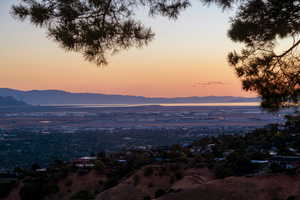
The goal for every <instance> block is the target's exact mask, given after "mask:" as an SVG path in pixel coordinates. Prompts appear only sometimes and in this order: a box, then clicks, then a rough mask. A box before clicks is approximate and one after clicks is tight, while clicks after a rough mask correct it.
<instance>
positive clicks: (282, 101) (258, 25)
mask: <svg viewBox="0 0 300 200" xmlns="http://www.w3.org/2000/svg"><path fill="white" fill-rule="evenodd" d="M205 2H206V3H217V4H218V5H220V6H222V7H223V8H231V7H232V6H237V8H238V9H237V13H236V15H235V17H234V18H232V19H231V28H230V30H229V32H228V36H229V37H230V38H231V39H232V40H233V41H234V42H240V43H243V44H244V48H243V49H242V50H241V51H240V52H239V53H238V52H236V51H234V52H231V53H230V54H229V55H228V60H229V63H230V64H231V65H232V66H234V67H235V71H236V74H237V76H238V77H239V78H240V79H241V81H242V85H243V89H244V90H246V91H254V92H257V93H258V94H259V95H260V96H261V97H262V104H261V105H262V107H263V108H266V109H268V110H271V111H277V110H278V109H280V108H282V107H287V106H292V105H296V104H297V103H298V101H299V96H300V57H299V52H298V51H297V48H298V46H299V44H300V37H299V33H300V1H299V0H284V1H283V0H205ZM283 39H286V40H287V39H290V40H292V44H291V46H290V47H288V48H286V49H282V47H280V45H281V44H282V43H285V42H284V41H283Z"/></svg>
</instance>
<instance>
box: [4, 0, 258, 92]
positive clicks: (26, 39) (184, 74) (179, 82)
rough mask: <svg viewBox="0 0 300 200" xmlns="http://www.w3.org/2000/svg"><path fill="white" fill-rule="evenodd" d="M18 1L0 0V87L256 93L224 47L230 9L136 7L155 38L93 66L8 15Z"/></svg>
mask: <svg viewBox="0 0 300 200" xmlns="http://www.w3.org/2000/svg"><path fill="white" fill-rule="evenodd" d="M16 2H18V1H17V0H2V1H1V2H0V25H1V32H0V44H1V46H0V74H1V75H0V76H1V77H0V87H2V88H4V87H5V88H14V89H20V90H47V89H57V90H65V91H70V92H90V93H104V94H122V95H136V96H146V97H183V96H212V95H213V96H243V97H253V96H256V95H255V94H253V93H252V94H251V93H246V92H243V91H242V88H241V84H240V81H239V80H238V79H237V78H236V76H235V74H234V71H233V69H232V68H231V67H230V66H229V65H228V63H227V61H226V59H227V53H228V52H229V51H232V50H234V49H236V48H238V45H237V44H234V43H233V42H232V41H230V40H229V39H228V38H227V30H228V28H229V20H230V16H232V13H231V12H230V11H222V9H220V8H217V7H214V6H211V7H206V6H203V5H201V3H199V2H197V1H195V2H193V4H194V5H193V6H192V8H189V9H187V10H186V11H185V12H183V13H182V15H181V16H180V17H179V19H178V20H177V21H173V20H168V19H166V18H162V17H155V18H150V17H146V16H143V14H137V15H138V16H139V17H140V18H141V21H142V22H143V23H145V24H146V25H149V26H151V27H152V29H153V30H154V32H155V33H156V37H155V39H154V41H152V42H151V43H150V44H149V46H147V47H144V48H142V49H129V50H128V51H122V52H120V53H118V54H116V55H113V56H110V57H109V65H108V66H104V67H97V66H96V65H95V64H94V63H89V62H87V61H85V60H84V58H83V57H82V55H80V54H75V53H69V52H65V51H64V50H62V49H61V48H60V47H59V46H58V45H57V44H56V43H54V42H53V41H51V40H48V39H47V38H46V34H45V31H44V30H43V29H39V28H37V27H34V26H32V25H31V24H29V23H28V22H27V23H22V22H18V21H16V20H14V19H13V18H12V16H10V14H9V9H10V7H11V6H12V5H13V4H14V3H16ZM140 13H141V12H140Z"/></svg>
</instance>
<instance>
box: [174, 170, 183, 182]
mask: <svg viewBox="0 0 300 200" xmlns="http://www.w3.org/2000/svg"><path fill="white" fill-rule="evenodd" d="M175 177H176V179H177V180H181V179H182V178H183V174H182V172H176V174H175Z"/></svg>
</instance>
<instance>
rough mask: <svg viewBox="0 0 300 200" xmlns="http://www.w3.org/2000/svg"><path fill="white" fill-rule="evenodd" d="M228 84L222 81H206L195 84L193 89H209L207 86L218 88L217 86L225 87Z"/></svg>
mask: <svg viewBox="0 0 300 200" xmlns="http://www.w3.org/2000/svg"><path fill="white" fill-rule="evenodd" d="M227 84H228V83H225V82H222V81H206V82H197V83H195V84H194V85H193V87H209V86H218V85H227Z"/></svg>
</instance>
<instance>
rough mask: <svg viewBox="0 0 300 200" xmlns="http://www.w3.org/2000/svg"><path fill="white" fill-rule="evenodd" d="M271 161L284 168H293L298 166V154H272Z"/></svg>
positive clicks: (299, 162) (299, 158)
mask: <svg viewBox="0 0 300 200" xmlns="http://www.w3.org/2000/svg"><path fill="white" fill-rule="evenodd" d="M271 162H272V163H276V164H278V165H280V166H281V167H282V168H285V169H295V168H298V167H300V156H274V157H272V158H271Z"/></svg>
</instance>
